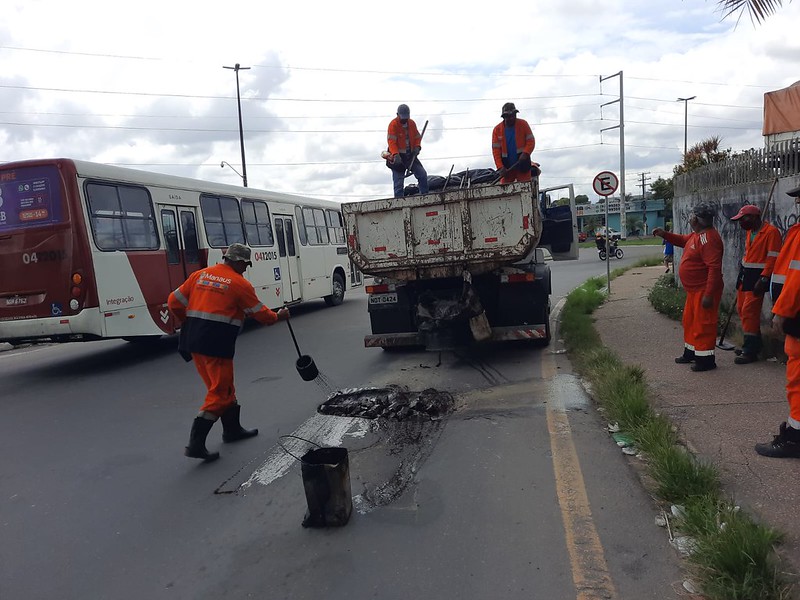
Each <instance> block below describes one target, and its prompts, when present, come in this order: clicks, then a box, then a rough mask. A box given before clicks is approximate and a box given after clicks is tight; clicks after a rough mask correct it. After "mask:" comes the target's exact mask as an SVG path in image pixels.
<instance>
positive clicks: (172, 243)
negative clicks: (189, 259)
mask: <svg viewBox="0 0 800 600" xmlns="http://www.w3.org/2000/svg"><path fill="white" fill-rule="evenodd" d="M161 228H162V229H163V230H164V244H165V245H166V246H167V263H168V264H170V265H178V264H180V262H181V255H180V251H179V250H178V224H177V223H176V222H175V213H174V212H173V211H171V210H162V211H161Z"/></svg>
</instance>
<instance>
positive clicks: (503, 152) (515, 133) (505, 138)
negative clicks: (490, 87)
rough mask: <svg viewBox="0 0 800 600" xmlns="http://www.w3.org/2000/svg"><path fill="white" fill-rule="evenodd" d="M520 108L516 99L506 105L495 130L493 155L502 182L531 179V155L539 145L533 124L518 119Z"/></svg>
mask: <svg viewBox="0 0 800 600" xmlns="http://www.w3.org/2000/svg"><path fill="white" fill-rule="evenodd" d="M518 112H519V111H518V110H517V107H516V106H514V103H513V102H506V103H505V104H503V109H502V111H501V113H500V116H501V117H502V118H503V121H502V122H501V123H498V124H497V125H496V126H495V128H494V129H493V130H492V155H493V156H494V164H495V166H496V167H497V169H498V171H497V172H498V174H499V175H502V178H501V179H500V183H513V182H515V181H530V180H531V164H532V163H531V154H532V153H533V149H534V147H536V139H535V138H534V137H533V132H532V131H531V126H530V125H528V122H527V121H525V120H524V119H519V118H517V113H518Z"/></svg>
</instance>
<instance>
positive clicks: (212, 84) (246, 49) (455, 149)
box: [0, 0, 800, 202]
mask: <svg viewBox="0 0 800 600" xmlns="http://www.w3.org/2000/svg"><path fill="white" fill-rule="evenodd" d="M448 6H451V7H452V8H448ZM798 22H800V2H792V3H788V4H787V5H786V6H784V7H783V8H782V9H780V10H779V12H778V13H777V14H776V15H775V16H772V17H770V18H768V19H767V20H766V22H765V23H763V24H761V25H754V24H753V23H751V21H750V20H749V18H748V17H747V16H744V17H743V18H742V19H741V20H740V21H738V23H737V20H736V18H730V17H729V18H727V19H725V20H723V19H722V14H721V13H720V12H718V10H717V4H716V2H715V1H714V0H708V1H706V0H648V1H647V2H642V1H641V0H609V1H607V2H597V1H596V0H559V1H557V2H547V3H545V2H514V3H498V2H489V1H486V0H483V1H480V0H463V1H462V2H459V3H457V4H455V3H444V2H441V3H435V2H430V1H428V2H422V1H418V0H406V1H405V2H375V1H371V2H367V1H365V0H349V1H348V2H330V1H325V2H320V1H318V0H306V1H305V2H258V3H256V2H240V1H236V0H230V1H228V2H216V3H209V2H187V1H183V0H172V1H166V2H165V1H163V0H162V1H160V2H155V1H153V0H139V1H138V2H135V3H122V4H120V3H117V2H108V1H103V2H95V1H94V0H76V1H75V2H63V1H55V0H4V2H3V19H2V20H1V21H0V162H5V161H12V160H21V159H27V158H42V157H51V156H64V157H70V158H79V159H84V160H91V161H97V162H103V163H109V164H115V165H122V166H129V167H133V168H138V169H145V170H152V171H158V172H164V173H172V174H177V175H184V176H190V177H197V178H201V179H207V180H213V181H219V182H226V183H233V184H238V183H240V182H241V179H240V178H239V176H238V175H237V174H236V173H235V172H234V170H233V169H230V168H228V167H222V168H221V167H220V163H221V161H227V162H228V163H230V164H231V165H232V166H233V167H234V168H235V169H236V170H238V171H239V172H241V171H242V164H241V163H242V159H241V151H240V145H239V130H238V116H237V105H236V75H235V72H234V71H233V70H229V69H224V68H223V67H224V66H230V67H232V66H234V65H235V64H236V63H239V64H240V65H241V66H242V67H249V69H248V70H241V71H239V80H240V89H241V95H242V115H243V122H244V132H245V136H244V139H245V152H246V166H247V176H248V182H249V185H250V186H251V187H259V188H264V189H269V190H276V191H281V192H289V193H297V194H303V195H310V196H316V197H324V198H330V199H334V200H338V201H343V202H346V201H353V200H361V199H369V198H381V197H387V196H390V195H391V189H392V186H391V172H390V171H389V170H388V169H387V168H386V167H385V166H384V163H383V161H382V160H381V159H380V152H381V151H382V150H384V149H385V147H386V127H387V125H388V123H389V121H390V120H391V119H392V118H393V117H394V116H395V111H396V109H397V105H398V104H399V103H401V102H405V103H407V104H409V105H410V107H411V113H412V118H413V119H415V120H416V121H417V124H418V125H419V127H420V129H422V125H423V123H424V122H425V121H426V120H427V121H428V128H427V132H426V133H425V139H424V140H423V151H422V154H421V155H420V158H421V160H422V161H423V163H424V165H425V167H426V168H427V170H428V172H429V174H440V175H446V174H447V172H448V171H449V170H450V167H451V166H453V167H454V171H455V172H458V171H462V170H464V169H466V168H470V169H477V168H489V167H493V163H492V160H491V148H490V141H491V140H490V138H491V130H492V127H493V126H494V125H495V124H497V123H498V122H499V121H500V108H501V106H502V105H503V103H504V102H507V101H513V102H515V103H516V104H517V108H518V109H519V110H520V115H519V116H520V117H521V118H524V119H526V120H528V122H529V123H530V124H531V126H532V128H533V131H534V135H535V136H536V150H535V151H534V160H536V161H537V162H539V163H540V164H541V165H542V176H541V185H542V187H551V186H557V185H562V184H568V183H572V184H575V187H576V193H586V194H588V195H589V196H590V198H591V199H592V200H595V199H597V196H596V195H594V193H593V192H592V191H591V182H592V178H593V177H594V175H595V174H596V173H597V172H599V171H602V170H611V171H614V172H616V173H619V170H620V146H619V131H618V130H616V129H612V130H609V131H606V132H603V133H601V131H600V130H601V129H603V128H606V127H613V126H615V125H617V124H618V123H619V116H620V115H619V105H618V104H609V105H608V106H605V107H603V108H602V109H601V105H602V104H604V103H608V102H613V101H614V100H617V99H618V98H619V93H620V78H619V77H612V78H610V79H608V80H606V81H604V82H602V84H601V82H600V78H601V77H610V76H613V75H615V74H616V73H619V72H622V73H623V91H624V117H625V130H624V135H625V163H626V173H625V181H626V191H627V192H628V193H634V194H640V193H641V189H642V188H641V183H642V174H645V175H644V177H645V180H646V182H652V181H654V180H655V179H657V178H658V177H659V176H663V177H669V176H671V174H672V167H673V166H674V165H675V164H676V163H677V162H679V160H680V157H681V153H682V151H683V144H684V107H685V105H684V103H683V102H679V101H676V99H677V98H679V97H690V96H696V99H694V100H691V101H690V102H688V121H687V122H688V127H687V131H688V141H689V145H690V146H691V145H692V143H694V142H697V141H700V140H701V139H704V138H707V137H710V136H712V135H718V136H720V137H721V138H722V145H723V147H725V148H732V149H734V150H744V149H748V148H758V147H761V146H762V145H763V140H762V137H761V126H762V120H763V95H764V93H765V92H767V91H771V90H776V89H779V88H782V87H786V86H788V85H791V84H792V83H794V82H795V81H797V80H800V36H798V35H797V33H796V24H797V23H798ZM792 24H794V25H792Z"/></svg>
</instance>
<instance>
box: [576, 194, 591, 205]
mask: <svg viewBox="0 0 800 600" xmlns="http://www.w3.org/2000/svg"><path fill="white" fill-rule="evenodd" d="M575 204H589V196H587V195H586V194H578V195H577V196H575Z"/></svg>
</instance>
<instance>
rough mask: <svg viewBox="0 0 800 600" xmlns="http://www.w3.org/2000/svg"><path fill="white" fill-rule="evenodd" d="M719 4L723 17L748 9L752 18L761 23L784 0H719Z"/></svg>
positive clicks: (781, 4)
mask: <svg viewBox="0 0 800 600" xmlns="http://www.w3.org/2000/svg"><path fill="white" fill-rule="evenodd" d="M789 1H790V2H791V0H789ZM717 4H718V6H719V8H720V10H721V11H722V12H723V13H724V15H723V17H722V18H723V19H725V18H727V17H729V16H730V15H732V14H734V13H736V12H744V11H745V9H746V10H747V12H749V13H750V18H751V19H752V20H754V21H755V22H756V23H761V22H762V21H764V20H765V19H766V18H767V17H769V16H770V15H772V14H773V13H774V12H775V11H776V10H777V9H778V8H779V7H781V6H783V0H717Z"/></svg>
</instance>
